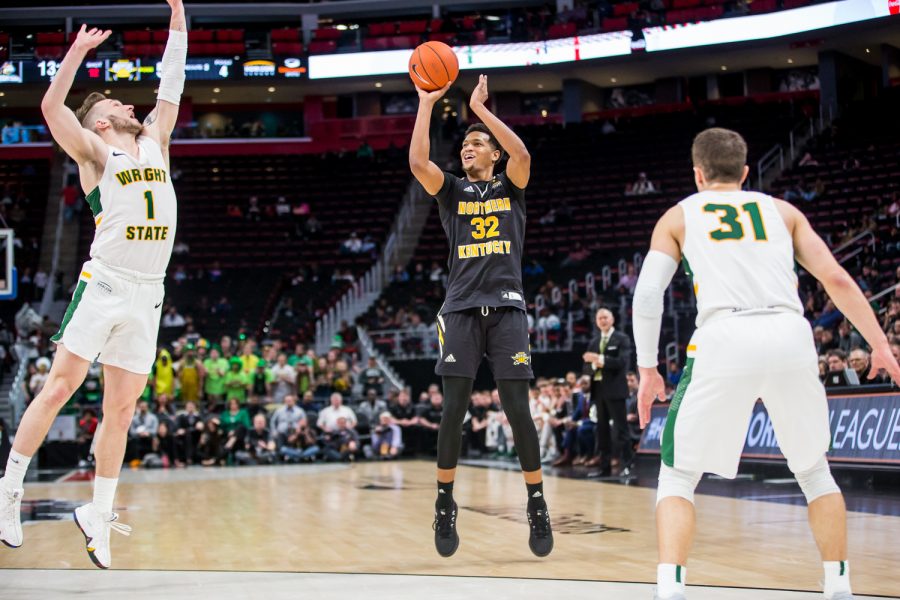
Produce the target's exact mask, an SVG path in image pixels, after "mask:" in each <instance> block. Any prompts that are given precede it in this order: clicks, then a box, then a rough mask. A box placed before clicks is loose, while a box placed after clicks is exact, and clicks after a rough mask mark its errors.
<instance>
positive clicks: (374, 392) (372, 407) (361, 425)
mask: <svg viewBox="0 0 900 600" xmlns="http://www.w3.org/2000/svg"><path fill="white" fill-rule="evenodd" d="M379 391H380V390H378V389H374V388H369V389H368V390H366V397H365V398H364V399H363V401H362V402H360V403H359V405H358V406H357V407H356V411H355V412H356V416H357V418H358V419H359V422H358V423H357V425H356V428H357V430H358V431H359V432H360V433H368V432H369V431H370V430H371V429H372V427H375V426H376V425H377V423H378V416H379V415H380V414H381V413H383V412H385V411H386V410H387V403H386V402H385V401H384V400H382V399H381V398H379V397H378V393H379Z"/></svg>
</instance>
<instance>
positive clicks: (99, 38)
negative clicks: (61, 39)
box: [72, 25, 112, 50]
mask: <svg viewBox="0 0 900 600" xmlns="http://www.w3.org/2000/svg"><path fill="white" fill-rule="evenodd" d="M110 35H112V31H111V30H109V29H107V30H106V31H103V30H101V29H97V28H96V27H92V28H91V29H90V30H88V28H87V25H82V26H81V29H79V30H78V35H77V36H76V37H75V41H74V42H73V43H72V45H73V46H77V47H78V48H83V49H84V50H93V49H94V48H96V47H97V46H99V45H100V44H102V43H103V42H105V41H106V38H108V37H109V36H110Z"/></svg>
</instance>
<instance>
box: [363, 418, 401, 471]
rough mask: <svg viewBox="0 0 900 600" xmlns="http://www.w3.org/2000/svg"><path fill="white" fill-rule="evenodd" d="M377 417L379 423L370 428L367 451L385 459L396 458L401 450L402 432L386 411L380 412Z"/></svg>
mask: <svg viewBox="0 0 900 600" xmlns="http://www.w3.org/2000/svg"><path fill="white" fill-rule="evenodd" d="M378 418H379V424H378V426H376V427H375V428H374V429H373V430H372V444H371V446H370V447H369V452H371V453H372V454H373V455H374V456H375V457H378V458H382V459H385V460H389V459H392V458H397V457H398V456H399V455H400V453H401V452H403V433H402V432H401V430H400V426H399V425H397V424H396V423H395V422H394V418H393V417H392V416H391V413H389V412H387V411H384V412H382V413H381V414H380V415H379V417H378Z"/></svg>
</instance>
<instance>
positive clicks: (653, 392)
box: [637, 367, 666, 429]
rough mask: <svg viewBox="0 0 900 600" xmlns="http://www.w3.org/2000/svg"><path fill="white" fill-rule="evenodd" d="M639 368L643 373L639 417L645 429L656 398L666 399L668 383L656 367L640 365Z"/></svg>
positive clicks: (639, 395)
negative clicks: (650, 367)
mask: <svg viewBox="0 0 900 600" xmlns="http://www.w3.org/2000/svg"><path fill="white" fill-rule="evenodd" d="M638 370H639V371H640V373H641V375H640V376H641V383H640V386H639V387H638V393H637V400H638V417H639V418H640V420H641V429H643V428H644V427H646V426H647V423H649V422H650V408H651V407H652V406H653V403H654V402H655V401H656V399H657V398H659V399H660V401H665V399H666V384H665V382H664V381H663V378H662V375H660V374H659V370H658V369H656V368H655V367H654V368H652V369H649V368H645V367H639V369H638Z"/></svg>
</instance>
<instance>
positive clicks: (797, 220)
mask: <svg viewBox="0 0 900 600" xmlns="http://www.w3.org/2000/svg"><path fill="white" fill-rule="evenodd" d="M776 203H777V206H778V212H780V213H781V216H782V218H783V219H784V222H785V225H787V228H788V231H790V232H791V236H792V237H793V239H794V258H796V259H797V262H798V263H800V265H801V266H802V267H803V268H804V269H806V270H807V271H809V272H810V273H811V274H812V276H813V277H815V278H816V279H818V280H819V281H821V282H822V285H823V286H825V292H826V293H827V294H828V296H829V297H830V298H831V300H832V301H833V302H834V305H835V306H836V307H837V308H838V310H839V311H841V313H843V315H844V316H845V317H847V318H848V319H849V320H850V322H851V323H853V325H854V326H855V327H856V329H857V330H859V333H860V334H861V335H862V336H863V338H864V339H865V340H866V342H867V343H868V344H869V345H870V346H871V347H872V368H871V370H870V372H869V379H874V378H875V376H876V375H878V370H879V369H884V370H885V371H887V372H888V374H889V375H890V376H891V379H893V380H894V383H896V384H897V385H900V366H898V364H897V361H896V360H895V359H894V356H893V354H891V347H890V344H888V340H887V336H885V334H884V331H882V330H881V326H880V325H879V323H878V319H877V318H876V317H875V313H874V312H872V307H871V306H870V305H869V301H868V300H866V297H865V296H864V295H863V293H862V290H860V289H859V286H858V285H857V284H856V282H855V281H854V280H853V278H852V277H851V276H850V274H849V273H847V271H846V270H845V269H844V267H842V266H841V265H840V264H839V263H838V262H837V260H835V258H834V255H833V254H832V253H831V250H829V249H828V246H826V245H825V242H823V241H822V238H820V237H819V235H818V234H817V233H816V232H815V231H814V230H813V228H812V226H811V225H810V224H809V221H808V220H807V218H806V215H804V214H803V213H802V212H800V211H799V210H797V208H795V207H794V206H792V205H791V204H789V203H788V202H785V201H783V200H777V201H776Z"/></svg>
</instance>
